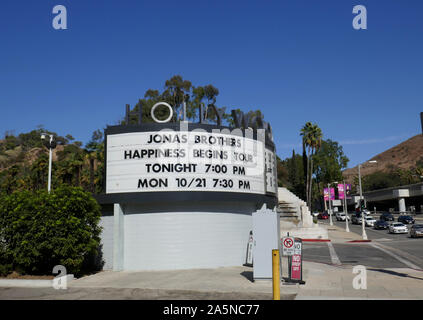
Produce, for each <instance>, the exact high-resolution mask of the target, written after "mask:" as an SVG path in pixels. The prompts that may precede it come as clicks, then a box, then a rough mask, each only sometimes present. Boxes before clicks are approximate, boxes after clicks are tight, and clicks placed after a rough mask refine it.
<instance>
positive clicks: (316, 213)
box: [311, 212, 319, 217]
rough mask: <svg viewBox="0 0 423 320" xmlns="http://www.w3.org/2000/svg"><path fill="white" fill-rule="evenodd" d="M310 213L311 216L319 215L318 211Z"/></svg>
mask: <svg viewBox="0 0 423 320" xmlns="http://www.w3.org/2000/svg"><path fill="white" fill-rule="evenodd" d="M311 215H312V216H313V217H317V216H318V215H319V213H318V212H312V213H311Z"/></svg>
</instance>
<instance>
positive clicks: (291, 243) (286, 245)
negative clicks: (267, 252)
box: [283, 238, 294, 248]
mask: <svg viewBox="0 0 423 320" xmlns="http://www.w3.org/2000/svg"><path fill="white" fill-rule="evenodd" d="M293 244H294V242H293V241H292V239H289V238H288V239H285V240H284V241H283V245H284V246H285V247H287V248H291V247H292V245H293Z"/></svg>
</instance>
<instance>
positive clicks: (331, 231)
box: [319, 224, 362, 243]
mask: <svg viewBox="0 0 423 320" xmlns="http://www.w3.org/2000/svg"><path fill="white" fill-rule="evenodd" d="M319 225H320V226H321V227H323V228H326V229H327V230H328V236H329V240H331V242H332V243H345V242H349V241H361V240H362V237H361V236H360V235H358V234H356V233H354V232H346V231H345V228H341V227H338V226H335V225H333V226H330V225H327V224H319Z"/></svg>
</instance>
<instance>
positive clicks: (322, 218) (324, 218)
mask: <svg viewBox="0 0 423 320" xmlns="http://www.w3.org/2000/svg"><path fill="white" fill-rule="evenodd" d="M317 219H321V220H326V219H329V215H328V214H327V212H321V213H319V215H318V216H317Z"/></svg>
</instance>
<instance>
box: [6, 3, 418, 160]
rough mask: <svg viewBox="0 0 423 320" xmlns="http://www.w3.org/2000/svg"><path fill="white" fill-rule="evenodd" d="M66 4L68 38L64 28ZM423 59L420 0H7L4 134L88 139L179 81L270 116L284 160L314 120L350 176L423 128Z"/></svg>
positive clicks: (222, 101)
mask: <svg viewBox="0 0 423 320" xmlns="http://www.w3.org/2000/svg"><path fill="white" fill-rule="evenodd" d="M58 4H62V5H65V6H66V8H67V11H68V12H67V13H68V29H67V30H55V29H53V27H52V19H53V17H54V14H53V13H52V9H53V7H54V6H55V5H58ZM357 4H361V5H365V6H366V8H367V15H368V21H367V27H368V29H367V30H354V29H353V27H352V20H353V17H354V15H353V13H352V8H353V6H354V5H357ZM422 60H423V2H422V1H420V0H415V1H411V0H402V1H399V0H395V1H394V0H383V1H378V0H372V1H365V0H357V1H350V0H333V1H329V0H319V1H312V0H309V1H302V0H296V1H285V0H284V1H282V0H279V1H223V0H222V1H220V0H214V1H135V0H122V1H117V0H114V1H106V0H103V1H97V0H95V1H94V0H92V1H82V0H72V1H70V0H55V1H41V0H40V1H29V0H26V1H11V0H6V1H5V0H3V1H1V3H0V108H1V118H0V135H3V133H4V132H5V131H6V130H14V132H15V133H20V132H27V131H30V130H32V129H34V128H35V127H36V126H37V125H39V124H43V125H44V126H45V127H46V128H47V129H49V130H52V131H56V132H57V133H59V134H61V135H65V134H67V133H70V134H72V135H73V136H74V137H75V138H76V139H77V140H80V141H83V142H87V141H88V140H89V138H90V137H91V134H92V132H93V131H94V130H96V129H98V128H104V127H105V126H106V125H107V124H109V125H112V124H116V123H117V121H118V120H119V119H121V117H122V116H123V114H124V106H125V104H127V103H129V104H130V105H134V104H135V103H136V102H137V101H138V99H139V98H141V97H142V96H143V95H144V92H145V91H146V90H147V89H149V88H152V89H160V90H161V89H163V85H164V81H165V80H166V79H169V78H170V77H171V76H173V75H175V74H180V75H182V76H183V77H184V78H185V79H188V80H190V81H192V83H193V84H194V85H205V84H209V83H211V84H213V85H214V86H216V87H217V88H219V90H220V95H219V96H218V100H217V104H218V105H219V106H227V107H228V108H229V109H231V108H241V109H242V110H244V111H249V110H255V109H257V108H260V109H261V110H262V111H263V113H264V116H265V120H267V121H269V122H270V123H271V125H272V127H273V130H274V136H275V141H276V146H277V153H278V155H279V156H280V157H282V158H285V157H287V156H290V154H291V153H292V149H293V148H295V149H296V151H297V152H300V151H301V148H300V136H299V130H300V128H301V127H302V126H303V125H304V123H305V122H306V121H312V122H314V123H317V124H318V125H319V126H320V127H321V128H322V131H323V134H324V138H325V139H327V138H330V139H333V140H336V141H339V142H340V143H341V144H342V145H343V147H344V151H345V153H346V155H347V156H348V157H349V158H350V160H351V161H350V164H349V167H351V166H354V165H356V164H358V163H359V162H362V161H365V160H367V159H369V158H371V157H372V156H374V155H376V154H377V153H379V152H381V151H384V150H385V149H387V148H389V147H391V146H394V145H396V144H397V143H399V142H401V141H404V140H406V139H407V138H409V137H411V136H414V135H416V134H418V133H420V132H421V128H420V120H419V113H420V111H423V105H422V100H423V99H422V98H423V62H422Z"/></svg>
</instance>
